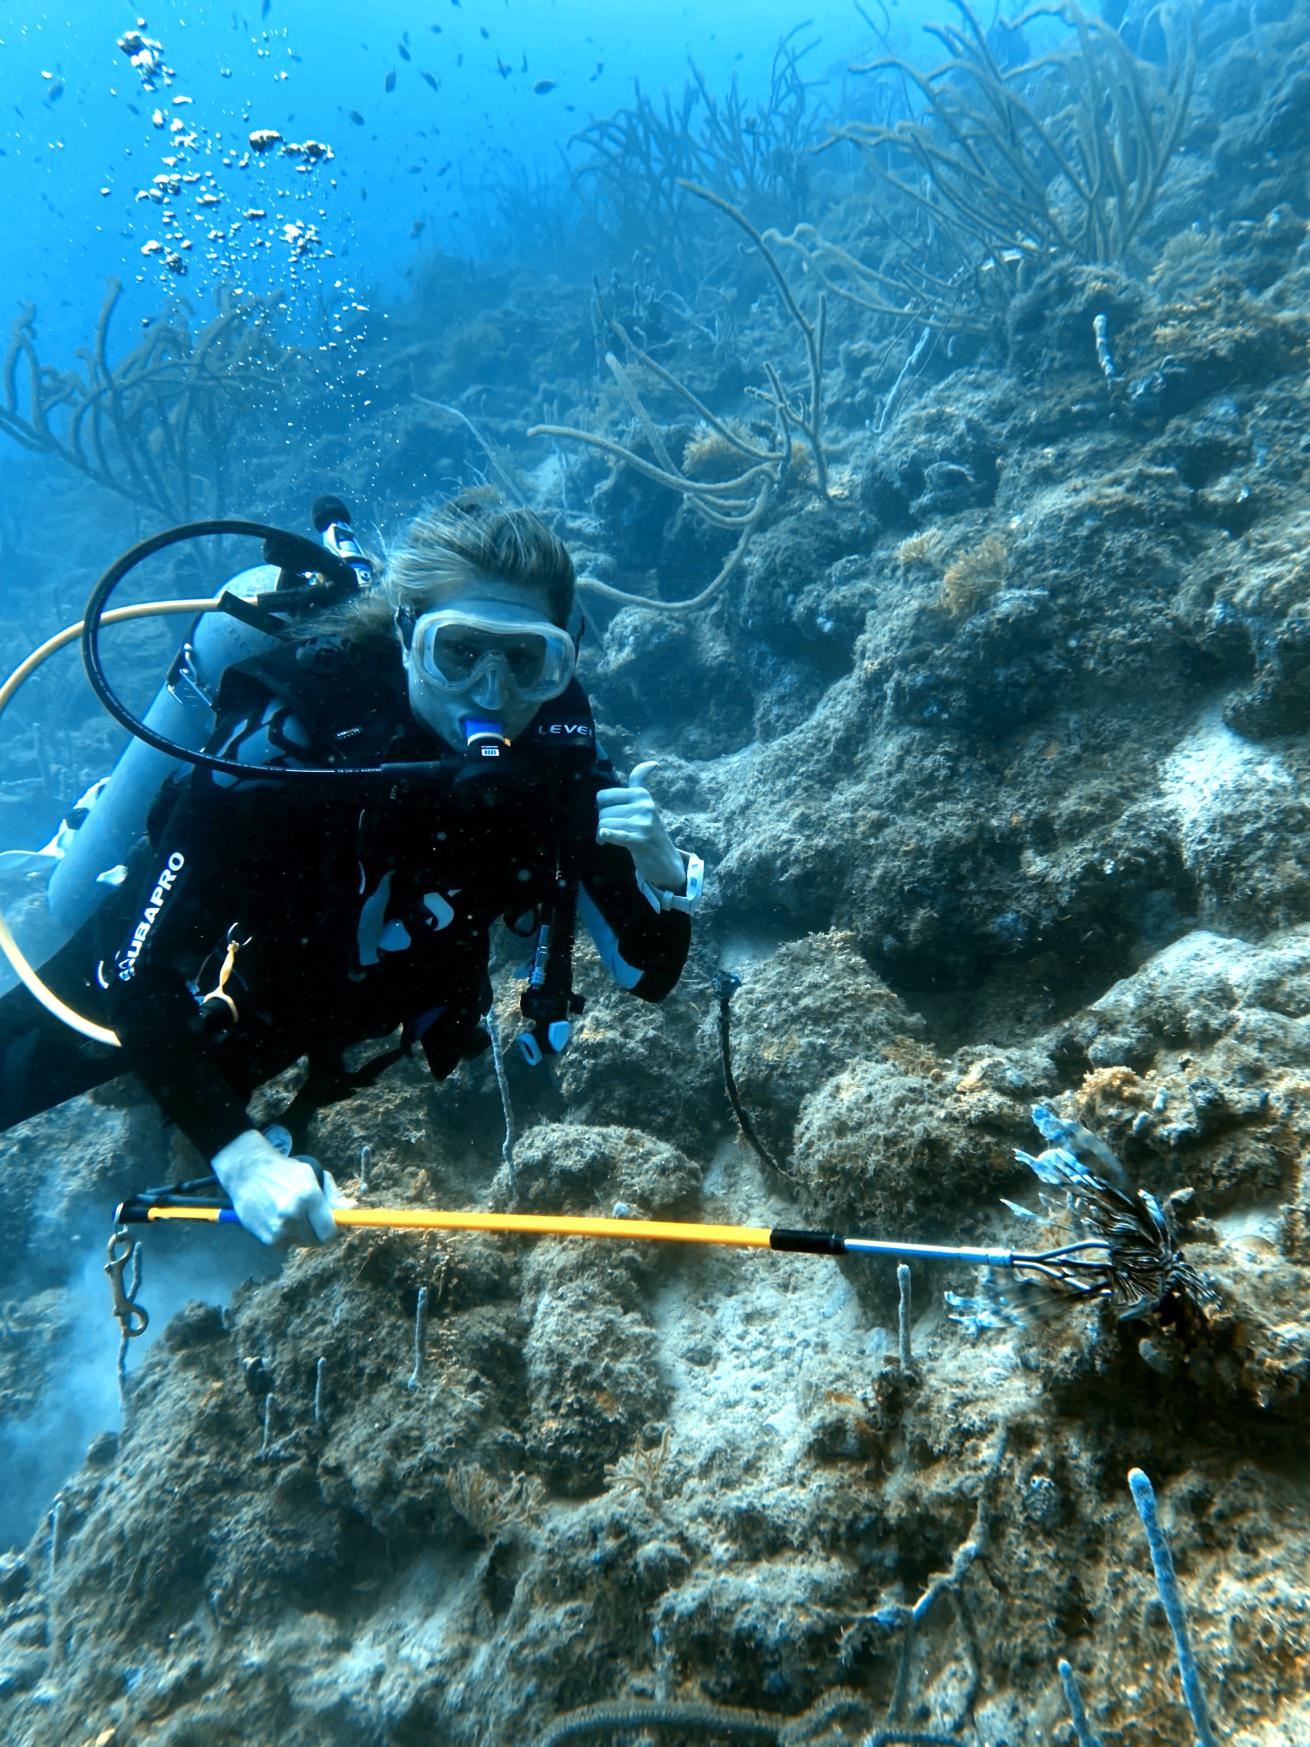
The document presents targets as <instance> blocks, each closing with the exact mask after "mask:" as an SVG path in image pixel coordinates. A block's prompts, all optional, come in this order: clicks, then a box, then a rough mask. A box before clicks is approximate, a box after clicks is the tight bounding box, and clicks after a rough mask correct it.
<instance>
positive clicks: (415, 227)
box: [409, 218, 427, 243]
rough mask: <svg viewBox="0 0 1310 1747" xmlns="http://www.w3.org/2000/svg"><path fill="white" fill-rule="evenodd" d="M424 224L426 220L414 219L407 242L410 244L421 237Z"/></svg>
mask: <svg viewBox="0 0 1310 1747" xmlns="http://www.w3.org/2000/svg"><path fill="white" fill-rule="evenodd" d="M426 224H427V220H426V219H425V218H416V219H415V220H414V222H413V224H412V225H411V226H410V227H409V240H410V242H411V243H412V242H414V241H416V239H417V238H419V237H421V236H422V235H423V227H424V226H425V225H426Z"/></svg>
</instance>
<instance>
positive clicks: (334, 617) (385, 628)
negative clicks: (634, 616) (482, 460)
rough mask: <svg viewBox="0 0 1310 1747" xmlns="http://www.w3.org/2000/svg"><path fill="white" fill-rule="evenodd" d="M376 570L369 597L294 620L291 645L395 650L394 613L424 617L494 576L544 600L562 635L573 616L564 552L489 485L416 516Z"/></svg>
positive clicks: (571, 576) (572, 584) (534, 518)
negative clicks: (331, 641) (329, 641)
mask: <svg viewBox="0 0 1310 1747" xmlns="http://www.w3.org/2000/svg"><path fill="white" fill-rule="evenodd" d="M381 569H382V580H381V582H380V583H379V584H378V586H377V587H375V588H372V589H370V590H369V591H368V592H367V593H366V594H362V595H357V596H356V597H355V598H354V599H353V600H349V601H347V602H346V603H345V604H344V605H343V606H338V607H328V608H326V609H324V610H322V611H320V612H317V613H309V614H307V615H306V616H305V617H304V618H303V619H299V620H296V621H295V622H294V623H293V625H292V627H291V637H292V639H293V641H296V642H302V643H303V642H313V641H317V640H318V639H320V638H322V637H339V638H341V639H342V640H343V641H345V642H346V643H348V644H350V645H351V647H353V648H357V649H359V650H361V651H365V650H368V649H376V651H377V652H378V653H379V654H384V653H386V652H387V651H388V650H392V651H394V649H395V647H396V633H395V625H394V615H395V612H396V609H397V608H398V607H408V608H409V609H410V610H411V611H412V612H414V613H416V614H417V613H422V612H425V611H427V610H428V609H429V608H431V607H435V606H439V605H440V604H441V602H442V601H445V600H449V599H451V598H452V597H453V596H454V595H457V594H462V593H463V592H464V591H465V590H466V589H470V588H471V589H476V588H477V585H478V583H479V582H482V581H485V580H487V579H489V578H492V577H495V578H497V579H498V580H500V581H504V582H510V583H517V584H518V585H519V586H520V587H521V588H523V589H525V590H531V591H533V592H534V593H536V594H539V595H542V596H544V597H545V600H546V603H547V609H548V611H549V613H550V617H551V620H552V621H553V623H555V624H556V625H559V626H561V627H563V628H564V629H567V628H568V623H569V618H570V616H571V614H572V612H573V596H574V591H575V589H576V586H577V578H576V576H575V573H574V569H573V560H572V558H570V556H569V551H568V547H567V546H565V544H564V542H563V541H562V540H561V539H560V538H559V537H558V535H556V534H553V533H552V532H551V531H550V529H549V528H548V527H547V526H546V524H545V522H543V521H542V519H541V517H540V516H539V515H537V513H536V512H535V510H530V509H526V508H522V507H517V506H514V507H510V506H507V505H506V504H505V503H504V501H503V500H502V498H501V496H500V494H499V492H497V491H496V489H495V488H494V487H493V486H478V487H475V488H473V489H472V490H469V491H463V492H460V494H459V496H458V497H452V498H450V499H449V500H448V501H447V502H445V503H442V504H436V505H434V506H433V507H432V508H430V509H426V510H421V511H420V512H419V514H418V515H416V516H415V517H414V520H413V521H412V522H411V523H410V524H409V526H408V527H407V528H406V530H405V532H404V534H403V535H402V536H401V539H400V541H399V542H398V543H397V545H395V546H394V547H393V548H392V549H391V550H390V551H389V552H388V553H387V555H386V560H385V564H384V565H383V566H381Z"/></svg>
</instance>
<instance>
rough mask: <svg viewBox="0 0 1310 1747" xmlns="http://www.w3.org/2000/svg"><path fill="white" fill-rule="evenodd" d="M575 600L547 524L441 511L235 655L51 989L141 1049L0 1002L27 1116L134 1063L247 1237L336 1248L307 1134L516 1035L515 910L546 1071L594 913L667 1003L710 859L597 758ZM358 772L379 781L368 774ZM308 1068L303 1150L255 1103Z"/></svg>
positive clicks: (569, 565)
mask: <svg viewBox="0 0 1310 1747" xmlns="http://www.w3.org/2000/svg"><path fill="white" fill-rule="evenodd" d="M575 584H576V578H575V574H574V568H573V562H572V559H571V558H570V555H569V553H568V550H567V548H566V547H565V546H564V545H563V543H562V542H561V541H560V540H559V539H558V537H557V536H556V535H555V534H554V533H552V532H551V530H550V529H549V528H548V527H547V525H546V524H545V523H544V522H543V521H542V520H541V519H540V518H539V517H538V516H537V515H536V514H535V513H534V512H532V511H531V510H529V509H527V508H520V507H512V506H507V505H505V504H504V503H503V502H502V501H501V500H500V499H499V497H498V496H497V494H495V493H494V492H491V491H488V490H486V489H481V490H475V491H470V492H465V493H463V494H461V495H459V496H457V497H455V498H453V499H452V500H450V501H449V502H447V503H445V504H444V505H441V506H439V507H437V508H436V509H434V510H431V511H428V512H425V513H423V514H421V515H419V516H418V517H417V518H416V519H415V521H414V522H413V523H412V525H411V526H410V528H409V529H408V530H407V532H406V535H405V537H404V538H403V540H402V541H401V543H400V545H399V546H398V548H397V549H395V550H394V551H393V552H392V553H391V554H390V555H389V557H388V561H387V565H386V572H385V576H384V579H383V581H382V582H381V584H380V585H379V586H377V587H376V588H370V589H368V590H366V591H361V592H359V593H358V594H356V595H355V596H353V597H352V598H351V599H349V600H347V601H346V602H345V603H344V604H336V605H333V606H330V607H323V608H321V609H320V610H319V611H317V612H316V613H312V614H307V615H306V616H304V617H303V618H300V619H299V620H295V621H293V622H292V623H291V624H290V625H289V626H288V627H286V628H285V630H284V634H282V635H281V636H279V638H278V639H277V640H274V639H271V638H270V639H266V641H267V642H268V644H269V647H268V648H266V649H265V650H263V651H262V652H261V653H258V654H256V655H254V656H253V657H250V658H249V659H245V660H241V661H238V662H236V663H234V664H233V665H231V666H228V667H227V668H226V670H225V671H224V672H223V673H222V675H221V681H220V683H219V685H218V687H217V693H216V697H215V699H214V717H213V718H212V719H213V723H214V726H213V732H212V734H211V735H210V737H209V740H208V743H207V745H206V747H205V749H204V752H203V753H201V754H200V755H198V756H197V757H196V758H194V759H193V760H192V761H191V763H190V764H189V765H187V766H184V767H183V768H182V770H181V771H180V772H179V773H177V774H174V775H173V776H171V777H170V778H169V780H168V781H166V782H165V784H164V786H163V788H162V789H161V790H160V792H159V794H158V796H157V797H156V799H155V801H154V804H153V806H152V807H151V811H150V817H149V820H148V823H147V828H146V831H145V833H144V836H143V838H142V840H141V841H140V842H139V843H138V844H137V845H136V847H135V848H134V850H133V852H132V854H131V855H130V856H129V857H128V858H127V866H126V868H125V869H117V870H114V872H115V874H116V875H117V878H118V883H117V884H116V885H115V884H113V883H112V881H111V884H110V886H109V888H107V889H108V893H109V895H108V896H107V897H106V899H105V900H104V902H103V904H102V907H101V909H100V910H99V911H98V912H97V913H96V914H95V915H94V916H93V918H92V919H91V921H90V922H89V923H88V924H87V925H86V926H85V927H82V928H80V929H79V930H78V932H77V933H76V934H75V935H74V937H73V938H72V940H71V941H69V942H68V943H67V944H66V945H65V946H64V947H62V948H61V949H60V951H59V952H58V953H57V954H56V955H55V956H54V958H53V959H52V960H51V961H50V962H49V963H47V964H46V965H45V966H44V967H43V968H42V971H41V976H42V978H43V979H44V981H45V983H46V984H47V985H48V987H49V988H50V989H51V990H53V991H54V992H55V994H56V995H57V996H58V997H59V998H60V999H61V1000H63V1001H68V1002H72V1003H75V1004H76V1005H77V1006H78V1007H79V1008H80V1009H81V1010H82V1011H89V1012H92V1013H94V1014H95V1015H97V1016H98V1018H99V1019H100V1020H101V1021H102V1022H103V1023H104V1024H105V1025H107V1026H109V1027H112V1030H113V1032H114V1033H116V1035H117V1038H118V1042H119V1044H120V1045H121V1048H112V1047H109V1046H107V1045H106V1044H104V1043H100V1042H96V1041H94V1040H91V1041H88V1038H87V1037H79V1036H78V1035H77V1033H76V1032H75V1031H71V1030H69V1029H67V1028H66V1027H65V1025H64V1024H62V1023H61V1022H60V1020H59V1019H57V1018H55V1017H52V1016H51V1014H50V1013H48V1012H47V1011H45V1009H44V1008H43V1007H42V1006H39V1005H37V1003H36V1002H34V1001H33V999H32V996H31V995H30V994H29V993H28V991H27V990H26V989H24V988H18V989H15V990H14V991H13V992H12V993H10V994H9V995H7V996H5V997H4V999H3V1000H0V1128H8V1127H10V1126H11V1125H13V1124H14V1123H16V1122H20V1121H22V1120H24V1119H25V1118H26V1117H28V1116H31V1115H34V1114H35V1113H37V1112H38V1111H41V1110H45V1109H48V1108H50V1107H52V1106H53V1105H55V1104H58V1103H61V1102H63V1100H64V1099H66V1098H69V1097H72V1096H74V1095H76V1094H78V1093H81V1092H85V1091H88V1090H90V1089H91V1088H92V1087H94V1086H96V1085H100V1084H103V1083H104V1082H105V1081H107V1080H110V1079H113V1078H115V1077H117V1076H118V1075H119V1074H121V1073H123V1072H124V1071H125V1070H130V1071H131V1072H133V1073H135V1075H136V1076H137V1078H138V1079H139V1080H140V1082H141V1083H142V1084H143V1085H144V1086H145V1087H146V1089H147V1090H148V1091H149V1092H150V1093H151V1094H152V1096H153V1097H154V1098H155V1099H156V1101H157V1102H158V1104H159V1105H160V1107H161V1109H162V1110H163V1112H164V1115H165V1116H166V1117H167V1118H168V1119H169V1120H170V1121H171V1122H172V1123H174V1124H175V1125H176V1126H177V1127H178V1128H179V1129H180V1130H181V1132H182V1133H183V1134H184V1135H185V1136H186V1137H187V1138H188V1139H189V1140H190V1141H191V1142H193V1143H194V1145H195V1146H196V1147H197V1148H198V1149H199V1150H200V1152H201V1153H202V1154H203V1156H204V1157H205V1158H206V1159H207V1160H208V1161H209V1162H210V1169H211V1170H212V1172H213V1174H214V1176H215V1177H216V1178H217V1179H218V1182H219V1184H220V1185H221V1186H222V1188H223V1190H224V1191H225V1192H226V1193H227V1195H228V1196H229V1197H230V1198H231V1201H232V1204H233V1208H234V1210H235V1212H236V1214H237V1216H238V1217H239V1219H240V1220H241V1222H242V1224H243V1225H245V1226H246V1227H247V1229H248V1230H250V1231H251V1232H253V1233H254V1234H255V1236H257V1237H259V1238H260V1239H262V1240H263V1241H264V1242H265V1243H270V1244H276V1245H280V1246H281V1245H287V1244H297V1243H300V1244H307V1243H314V1242H323V1241H325V1240H326V1239H327V1238H328V1237H330V1236H331V1235H333V1232H334V1230H335V1226H334V1224H333V1219H332V1214H331V1205H332V1202H331V1196H332V1193H333V1186H332V1183H331V1179H330V1178H327V1179H326V1181H321V1180H320V1177H319V1175H318V1174H317V1172H316V1171H315V1169H314V1168H313V1166H312V1165H311V1164H310V1163H308V1162H306V1161H305V1160H303V1159H301V1158H299V1157H297V1156H295V1148H296V1146H297V1145H299V1144H301V1143H302V1141H303V1136H304V1132H305V1127H306V1124H307V1123H308V1120H309V1118H310V1117H311V1116H312V1115H313V1114H314V1112H315V1111H316V1110H318V1109H321V1108H322V1107H323V1106H324V1105H325V1104H329V1103H333V1102H335V1101H337V1100H338V1099H341V1098H343V1097H347V1096H349V1095H350V1094H351V1093H352V1092H353V1091H355V1090H357V1089H358V1088H359V1087H361V1086H364V1085H368V1084H370V1083H371V1082H372V1081H373V1080H374V1079H375V1078H376V1077H377V1075H378V1074H379V1073H380V1072H381V1071H382V1070H383V1069H385V1068H386V1067H387V1066H388V1065H390V1063H391V1062H393V1061H395V1060H396V1059H397V1058H398V1057H399V1056H401V1055H404V1054H408V1053H409V1052H410V1051H411V1050H412V1049H413V1048H414V1047H415V1046H417V1047H419V1048H421V1049H422V1051H423V1054H424V1056H425V1057H426V1059H427V1062H428V1064H429V1067H430V1068H431V1071H432V1073H433V1075H434V1077H436V1078H438V1079H442V1078H444V1077H446V1076H447V1075H449V1074H450V1073H451V1072H453V1070H454V1069H455V1067H456V1066H457V1065H458V1063H459V1062H460V1061H462V1060H466V1059H469V1058H471V1057H473V1056H475V1055H477V1054H479V1053H480V1052H481V1051H482V1050H483V1049H485V1048H487V1047H488V1046H489V1044H490V1038H489V1035H488V1032H487V1030H486V1029H485V1027H484V1024H483V1016H484V1015H485V1014H486V1013H487V1011H488V1008H489V1006H490V1003H491V981H490V975H489V969H488V959H489V933H490V929H491V926H492V924H493V923H495V922H496V921H497V920H498V919H499V920H504V921H505V923H506V924H507V925H508V926H509V927H510V928H511V930H512V931H513V932H514V933H516V934H519V935H521V936H523V938H524V939H525V941H529V942H531V943H532V948H533V954H532V973H531V980H530V982H529V984H528V986H527V987H526V988H525V990H524V993H523V997H522V1000H521V1004H520V1005H521V1009H522V1012H523V1016H524V1029H523V1032H522V1034H521V1036H520V1038H519V1040H518V1041H519V1044H520V1046H521V1048H522V1050H523V1053H524V1055H525V1056H526V1057H527V1059H528V1060H529V1061H540V1060H541V1059H542V1058H543V1057H544V1056H549V1055H551V1054H554V1053H557V1052H558V1051H559V1050H560V1049H562V1048H563V1047H564V1045H565V1044H566V1043H567V1041H568V1037H569V1032H570V1029H571V1025H572V1021H573V1018H574V1017H575V1016H576V1014H577V1013H578V1012H580V1011H581V1008H582V1002H581V1000H580V998H579V997H578V996H577V995H576V994H575V992H574V990H573V987H572V947H573V935H574V928H575V924H576V922H577V921H579V920H580V921H581V922H582V923H583V924H584V925H585V926H586V928H587V930H588V932H589V933H590V935H591V936H592V938H593V940H594V941H595V943H596V946H597V949H598V951H599V953H600V956H601V958H602V960H603V961H604V963H605V965H606V967H607V969H608V970H609V971H610V973H611V974H612V975H613V976H614V977H615V979H616V980H617V981H618V983H619V984H620V986H621V987H623V988H624V989H627V990H630V991H631V992H632V993H633V994H635V995H638V996H640V997H641V998H643V999H645V1000H650V1001H659V1000H662V999H663V998H664V996H665V995H667V994H668V993H669V991H670V990H671V989H672V988H673V986H674V985H675V983H676V982H677V980H678V977H679V975H680V974H681V971H682V967H683V964H684V962H685V960H686V956H687V951H688V947H689V944H690V932H691V923H690V916H689V914H688V913H689V911H690V910H691V909H692V907H693V905H694V903H695V900H696V898H697V897H698V896H699V891H700V885H701V880H702V877H703V865H702V864H701V862H700V860H699V858H698V857H696V856H694V855H688V854H685V853H684V852H682V851H680V850H678V849H677V848H675V846H674V844H673V842H672V840H671V838H670V836H669V834H668V831H667V830H666V828H665V826H664V824H663V822H662V820H661V818H660V815H659V811H658V809H657V807H656V806H655V803H654V802H653V801H652V799H651V797H650V794H649V793H648V791H647V790H646V788H645V787H644V785H643V783H642V780H641V778H642V776H643V774H644V773H645V771H647V770H648V769H650V768H651V767H650V766H649V765H642V766H638V767H637V769H636V770H634V772H633V773H632V778H631V780H630V781H629V782H627V783H624V782H622V781H621V779H620V778H619V776H618V774H617V773H616V771H615V769H614V766H613V765H612V764H611V763H610V761H609V760H608V758H607V757H606V755H605V753H604V752H603V750H602V749H601V747H600V746H599V744H598V743H597V740H596V735H595V729H594V726H593V723H592V717H591V709H590V706H589V704H588V701H587V698H586V695H585V693H584V692H583V690H582V687H581V686H580V685H579V683H578V681H577V679H576V677H575V674H574V668H575V664H576V659H577V646H576V634H577V633H576V632H575V633H573V634H571V631H570V626H571V625H575V626H576V625H577V623H578V621H577V619H576V618H575V601H574V594H575ZM90 616H91V614H90V609H88V618H90ZM137 726H138V727H139V726H140V725H139V724H138V725H137ZM210 755H212V756H210ZM206 757H210V761H209V762H206V761H205V760H206ZM360 766H367V767H370V768H369V769H361V770H360V771H359V775H360V777H361V778H363V777H365V776H371V777H372V778H373V779H374V780H372V781H362V780H361V781H360V782H358V783H356V782H352V781H350V780H340V779H341V778H349V776H350V774H351V771H352V770H354V769H355V768H356V767H360ZM411 766H412V769H413V775H412V776H411V775H410V774H409V767H411ZM224 767H225V768H224ZM237 767H240V768H239V769H238V768H237ZM310 767H314V768H315V769H318V770H319V776H320V780H316V779H315V777H314V776H313V774H312V772H311V769H310ZM329 767H342V768H341V769H340V770H339V772H338V770H337V769H336V768H329ZM379 767H381V768H382V769H383V770H384V771H385V777H384V779H383V780H381V781H379V780H376V779H377V777H378V774H379ZM323 776H327V777H333V778H336V779H337V780H331V781H325V780H321V778H322V777H323ZM111 780H112V779H111ZM99 877H100V878H101V879H102V880H105V879H108V878H109V876H108V875H107V874H101V875H100V876H99ZM397 1028H400V1030H401V1036H400V1040H399V1043H398V1044H396V1045H395V1046H394V1047H391V1048H383V1049H382V1050H381V1052H380V1053H377V1054H375V1055H374V1056H373V1058H372V1059H371V1060H369V1061H367V1062H365V1063H364V1064H363V1065H354V1066H348V1065H347V1060H346V1057H347V1053H348V1052H353V1051H354V1050H355V1046H357V1045H360V1044H363V1043H366V1042H367V1041H368V1040H377V1039H385V1038H389V1037H393V1036H394V1033H395V1032H396V1030H397ZM88 1029H89V1030H90V1031H94V1026H91V1027H89V1028H88ZM302 1058H307V1060H308V1072H307V1077H306V1078H305V1081H304V1083H303V1085H302V1087H301V1089H300V1091H299V1092H298V1093H297V1094H296V1095H295V1097H294V1098H293V1100H292V1102H291V1105H290V1107H289V1108H288V1109H287V1110H286V1111H284V1112H283V1114H282V1116H281V1117H280V1118H279V1119H278V1124H279V1126H280V1127H281V1129H282V1130H283V1131H284V1132H283V1133H282V1134H281V1135H280V1136H277V1137H276V1138H277V1139H278V1140H280V1141H281V1142H282V1145H279V1144H275V1140H274V1139H272V1138H269V1137H268V1136H267V1135H266V1134H264V1133H261V1132H260V1130H259V1129H258V1128H257V1127H256V1126H255V1125H254V1123H253V1121H252V1119H251V1117H250V1116H249V1114H248V1113H247V1103H248V1101H249V1099H250V1097H251V1095H252V1093H253V1092H254V1090H255V1089H256V1088H257V1087H258V1086H260V1085H262V1084H263V1083H264V1082H266V1081H267V1080H269V1079H270V1078H272V1077H273V1076H274V1075H276V1074H278V1073H280V1072H282V1071H284V1070H285V1069H287V1068H288V1067H290V1066H292V1065H293V1064H295V1063H297V1062H298V1061H300V1060H301V1059H302ZM272 1133H274V1131H273V1130H271V1129H270V1134H272ZM288 1137H289V1143H288ZM284 1148H285V1149H286V1150H284Z"/></svg>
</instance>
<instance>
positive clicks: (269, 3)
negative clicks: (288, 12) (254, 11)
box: [259, 0, 273, 18]
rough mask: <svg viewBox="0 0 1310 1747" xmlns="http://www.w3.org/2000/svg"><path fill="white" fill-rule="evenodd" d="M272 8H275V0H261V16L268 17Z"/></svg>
mask: <svg viewBox="0 0 1310 1747" xmlns="http://www.w3.org/2000/svg"><path fill="white" fill-rule="evenodd" d="M272 10H273V0H261V4H260V8H259V16H260V17H261V18H267V17H268V15H269V13H270V12H271V11H272Z"/></svg>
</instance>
